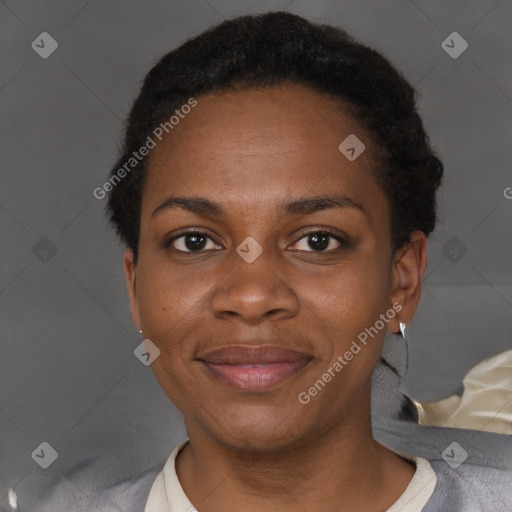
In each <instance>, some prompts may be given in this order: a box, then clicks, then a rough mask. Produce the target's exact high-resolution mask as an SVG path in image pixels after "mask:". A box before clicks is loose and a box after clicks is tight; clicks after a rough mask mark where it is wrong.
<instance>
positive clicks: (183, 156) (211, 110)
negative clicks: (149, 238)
mask: <svg viewBox="0 0 512 512" xmlns="http://www.w3.org/2000/svg"><path fill="white" fill-rule="evenodd" d="M354 135H355V136H356V137H357V138H358V139H359V140H361V141H362V142H363V143H364V145H365V149H364V151H363V152H362V153H361V154H360V155H359V156H358V157H357V158H356V159H355V160H353V161H350V160H349V159H348V158H347V157H346V156H345V155H344V154H343V153H342V152H341V151H340V149H339V145H340V143H342V141H344V140H345V139H346V138H347V137H349V136H354ZM349 140H350V139H349ZM371 152H372V146H371V144H370V140H369V137H368V135H367V134H366V132H365V131H364V130H363V128H362V127H361V126H360V125H359V123H357V122H356V121H355V120H354V119H353V118H352V117H350V116H349V115H347V114H346V113H344V111H343V110H342V108H341V105H340V103H339V102H337V101H335V100H333V99H332V98H330V97H329V96H327V95H324V94H320V93H317V92H315V91H313V90H311V89H309V88H307V87H303V86H297V85H293V86H288V85H287V86H276V87H271V88H264V89H256V90H255V89H250V90H246V91H233V92H226V93H215V94H208V95H204V96H200V97H198V98H197V106H195V107H194V108H193V109H192V111H191V112H189V113H188V114H186V115H183V117H182V118H181V119H180V121H179V124H177V125H176V126H174V127H173V129H172V130H170V131H169V133H168V134H166V135H164V137H163V138H162V141H160V142H159V141H157V144H156V147H155V148H154V149H152V150H151V153H150V155H149V160H148V165H147V172H148V177H147V180H146V184H145V188H144V194H143V204H142V210H143V211H142V215H143V216H145V215H150V214H151V212H152V211H153V209H154V208H155V207H156V206H158V204H159V202H161V201H163V200H164V199H165V198H166V197H167V196H170V195H180V196H202V197H211V198H212V199H214V200H215V201H216V202H219V203H224V204H227V205H232V206H236V207H238V208H240V207H241V206H242V205H243V207H244V208H253V207H257V208H260V209H261V208H262V207H263V206H264V205H265V204H267V203H268V204H269V205H270V204H274V203H276V202H282V201H283V199H284V198H290V197H302V196H304V195H309V196H311V195H318V194H325V193H341V194H344V195H349V196H355V197H356V198H357V199H358V200H359V201H360V202H362V203H366V205H365V206H368V209H369V210H370V209H375V208H377V210H380V213H379V212H377V215H380V216H382V214H383V212H382V208H387V204H386V203H387V202H386V200H385V198H384V196H383V192H382V191H381V189H380V187H379V186H378V184H377V182H376V180H375V178H374V175H373V172H372V171H371V167H372V158H371V157H372V153H371ZM150 209H151V210H150Z"/></svg>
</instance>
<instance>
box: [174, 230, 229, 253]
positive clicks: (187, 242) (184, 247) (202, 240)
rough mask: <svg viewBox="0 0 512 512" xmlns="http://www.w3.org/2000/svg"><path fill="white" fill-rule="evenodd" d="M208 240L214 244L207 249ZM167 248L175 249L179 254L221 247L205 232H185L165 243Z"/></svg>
mask: <svg viewBox="0 0 512 512" xmlns="http://www.w3.org/2000/svg"><path fill="white" fill-rule="evenodd" d="M208 240H210V241H211V242H212V244H213V247H209V248H208V247H205V245H207V241H208ZM165 247H166V248H172V249H175V250H176V251H179V252H185V253H187V252H188V253H191V252H201V251H205V250H212V249H216V248H219V247H220V246H219V245H218V244H216V243H215V242H214V241H213V240H212V239H211V238H210V237H209V236H208V234H207V233H205V232H204V231H197V230H194V231H185V232H182V233H181V234H180V235H178V236H174V237H173V238H171V239H170V240H168V241H167V242H165Z"/></svg>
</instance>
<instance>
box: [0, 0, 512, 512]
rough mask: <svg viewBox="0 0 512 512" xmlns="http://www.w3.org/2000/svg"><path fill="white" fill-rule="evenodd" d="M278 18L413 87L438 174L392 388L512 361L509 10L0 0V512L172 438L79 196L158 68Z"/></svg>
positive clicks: (93, 209)
mask: <svg viewBox="0 0 512 512" xmlns="http://www.w3.org/2000/svg"><path fill="white" fill-rule="evenodd" d="M284 8H286V9H288V10H290V11H291V12H295V13H297V14H300V15H303V16H305V17H307V18H310V19H312V20H315V21H319V22H327V23H332V24H335V25H338V26H340V27H342V28H345V29H347V30H348V31H349V32H350V33H351V34H352V35H354V36H355V37H357V38H360V39H361V40H362V41H363V42H365V43H366V44H368V45H370V46H373V47H375V48H376V49H377V50H379V51H380V52H382V53H383V54H384V55H385V56H386V57H387V58H389V59H390V60H391V62H392V63H394V64H395V65H396V66H397V67H398V68H399V69H400V70H401V71H402V72H403V73H404V75H405V77H406V78H407V79H408V80H409V81H410V82H411V83H412V84H413V85H415V86H416V87H417V88H418V91H419V93H420V114H421V116H422V118H423V120H424V123H425V127H426V129H427V132H428V133H429V135H430V137H431V141H432V143H433V145H434V147H436V148H437V149H438V151H439V153H440V155H441V157H442V159H443V161H444V164H445V179H444V186H443V188H442V191H441V193H440V195H439V200H440V218H441V220H440V223H439V226H438V229H437V230H436V232H435V233H434V234H433V235H432V236H431V237H430V242H429V267H428V269H427V272H426V277H425V280H424V293H423V296H422V300H421V305H420V308H419V311H418V313H417V315H416V316H415V318H414V320H413V322H412V323H411V324H410V326H409V327H408V339H409V352H410V364H409V370H408V374H407V378H406V382H405V384H404V389H405V390H406V391H407V392H408V393H409V394H410V395H411V396H413V397H414V398H416V399H417V400H419V401H429V400H437V399H440V398H443V397H445V396H448V395H450V394H452V393H454V392H457V391H459V390H460V387H461V380H462V378H463V376H464V375H465V373H466V372H467V371H468V370H469V369H470V368H471V367H472V366H474V365H475V364H476V363H478V362H479V361H481V360H482V359H483V358H485V357H488V356H491V355H494V354H497V353H499V352H502V351H504V350H506V349H509V348H512V321H511V313H512V283H511V281H512V279H511V272H510V268H511V263H512V241H511V233H512V230H511V224H512V222H511V219H512V200H510V199H507V198H506V197H505V195H504V190H505V189H506V188H507V187H512V173H511V168H510V162H511V144H510V136H511V119H512V81H511V75H512V59H511V54H512V52H511V48H512V45H511V43H512V32H511V31H510V26H512V3H511V2H510V1H505V0H501V1H496V0H488V1H481V0H480V1H415V2H412V1H405V0H403V1H377V0H375V1H360V0H358V1H300V0H295V1H290V0H287V1H282V2H279V1H238V2H235V1H228V0H208V1H174V0H172V1H144V2H143V1H139V2H136V1H126V0H124V1H121V0H110V1H100V0H90V1H85V2H84V1H74V0H73V1H71V0H59V1H16V0H7V1H3V2H0V38H1V41H0V112H1V119H2V122H1V126H0V141H1V142H0V144H1V145H0V148H1V160H0V165H1V182H0V184H1V185H0V230H1V231H0V232H1V251H2V253H1V264H0V265H1V266H0V319H1V336H2V339H1V345H0V346H1V356H0V508H1V507H2V506H3V507H5V508H7V499H6V493H7V489H8V488H9V487H13V486H15V487H16V491H17V492H18V495H20V496H23V495H24V493H27V492H29V489H30V485H31V482H32V481H34V479H39V480H40V481H42V482H53V481H54V480H53V479H55V478H58V480H59V481H67V482H68V484H69V485H72V486H74V487H76V488H80V486H81V485H82V486H83V485H84V484H81V483H80V482H78V481H72V479H71V478H70V477H69V473H68V471H69V470H70V468H73V467H74V466H76V465H77V464H78V463H81V462H83V461H85V460H87V459H93V458H95V457H99V456H106V455H110V456H111V457H112V460H115V461H117V464H119V465H122V464H125V463H126V464H129V463H128V462H125V461H127V460H128V458H130V460H131V462H130V463H131V464H134V460H135V461H136V465H137V467H140V470H141V471H142V470H144V469H146V468H148V467H151V466H153V465H154V464H156V463H158V462H160V461H163V460H164V459H165V458H166V457H167V455H168V454H169V453H170V451H171V449H172V448H173V446H174V445H175V444H176V443H177V442H179V441H181V440H182V439H183V438H184V435H185V430H184V427H183V422H182V419H181V417H180V414H179V412H178V411H177V410H176V409H175V408H174V407H173V405H172V404H171V403H170V402H169V401H168V399H167V397H166V396H165V395H164V394H163V392H162V391H161V390H160V388H159V386H158V384H157V383H156V381H155V380H154V378H153V375H152V373H151V370H150V369H149V368H148V367H145V366H143V365H142V364H141V363H140V362H139V361H138V360H137V359H136V358H135V356H134V355H133V350H134V349H135V347H136V346H137V345H138V344H139V343H140V338H139V334H138V332H137V331H136V329H135V328H134V326H133V325H132V322H131V317H130V313H129V308H128V300H127V296H126V285H125V281H124V275H123V272H122V265H121V256H122V250H123V248H122V247H121V246H120V245H119V244H118V242H117V240H116V239H115V237H114V234H113V233H112V232H110V231H109V230H108V229H107V228H106V223H105V219H104V216H103V208H104V202H105V200H102V201H100V200H97V199H95V198H94V197H93V195H92V191H93V189H94V188H95V187H97V186H101V185H102V184H103V183H104V181H105V179H106V176H107V173H108V170H109V167H110V166H111V165H112V164H113V163H114V161H115V157H116V156H117V151H118V147H119V140H120V133H121V128H122V120H123V118H124V116H125V115H126V113H127V110H128V108H129V106H130V102H131V100H132V99H133V98H134V96H135V94H136V93H137V90H138V87H139V85H140V81H141V80H142V78H143V77H144V74H145V73H146V72H147V71H148V70H149V69H150V68H151V67H152V65H153V64H154V63H155V61H156V60H157V59H158V58H159V57H160V56H161V55H163V54H164V53H166V52H167V51H169V50H170V49H172V48H174V47H176V46H177V45H178V44H179V43H181V42H182V41H184V39H186V38H188V37H191V36H193V35H195V34H197V33H199V32H200V31H202V30H203V29H205V28H207V27H208V26H210V25H211V24H213V23H217V22H219V21H221V20H222V18H229V17H232V16H234V15H237V14H245V13H255V12H262V11H265V10H270V9H272V10H277V9H284ZM44 31H46V32H49V33H50V34H51V36H52V37H53V38H54V39H55V40H57V42H58V44H59V47H58V49H57V50H56V51H55V53H53V54H52V55H51V56H50V57H49V58H47V59H42V58H41V57H40V56H39V55H38V54H37V53H36V52H35V51H34V50H33V49H32V47H31V44H32V41H34V39H36V37H37V36H38V35H39V34H40V33H41V32H44ZM453 31H456V32H458V33H460V34H461V35H462V37H463V38H464V39H465V40H466V41H467V42H468V43H469V47H468V49H467V50H466V51H465V52H464V53H463V54H462V55H461V56H460V57H458V58H457V59H453V58H451V57H450V56H449V55H448V54H447V53H446V52H445V51H444V50H443V49H442V48H441V42H442V41H443V40H444V39H445V38H446V37H447V36H448V35H449V34H450V33H451V32H453ZM454 238H455V239H456V240H455V241H453V240H452V239H454ZM41 239H43V240H42V241H41ZM46 239H48V240H49V241H50V242H51V244H52V245H50V244H49V242H48V240H46ZM52 247H55V249H56V252H55V254H52ZM44 250H46V251H47V252H46V254H45V253H44V252H42V251H44ZM453 250H455V251H456V252H453ZM465 251H467V252H465ZM464 252H465V253H464ZM141 440H144V443H141V442H140V441H141ZM43 441H46V442H48V443H50V444H51V445H52V446H53V447H54V448H55V449H56V450H57V451H58V453H59V458H58V459H57V461H56V462H55V463H54V464H52V466H50V467H49V468H48V469H47V470H43V469H41V468H40V467H39V466H38V465H37V464H36V463H35V462H34V460H33V459H32V458H31V454H32V452H33V450H35V448H36V447H37V446H38V445H39V444H40V443H41V442H43ZM139 445H140V446H144V449H140V450H137V446H139ZM115 470H116V469H115V468H112V471H115ZM84 492H85V491H84ZM22 512H23V511H22Z"/></svg>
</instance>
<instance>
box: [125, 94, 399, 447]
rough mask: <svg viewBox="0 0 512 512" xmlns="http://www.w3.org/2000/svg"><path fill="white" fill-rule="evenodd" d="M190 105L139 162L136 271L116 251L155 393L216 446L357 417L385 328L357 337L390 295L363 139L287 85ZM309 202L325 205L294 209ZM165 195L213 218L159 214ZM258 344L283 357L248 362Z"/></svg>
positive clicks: (395, 277)
mask: <svg viewBox="0 0 512 512" xmlns="http://www.w3.org/2000/svg"><path fill="white" fill-rule="evenodd" d="M197 102H198V104H197V106H196V107H195V108H193V109H192V111H191V112H190V113H189V114H188V115H186V116H185V117H184V118H183V119H182V120H180V123H179V124H178V125H177V126H175V127H174V128H173V129H172V131H171V132H170V133H169V134H168V135H167V136H166V137H165V138H163V140H162V141H161V142H159V143H157V146H156V147H155V148H154V149H153V150H152V151H151V154H150V157H149V162H148V177H147V178H148V179H147V182H146V184H145V188H144V192H143V199H142V214H141V225H140V227H141V230H140V244H139V259H138V263H137V265H136V266H134V265H133V260H132V255H131V251H129V250H128V251H127V252H126V254H125V270H126V273H127V278H128V284H129V290H130V296H131V307H132V314H133V317H134V321H135V324H136V325H137V327H139V328H141V329H142V330H143V335H144V338H146V339H150V340H151V341H152V342H153V343H154V344H155V345H156V346H157V347H158V348H159V349H160V355H159V357H157V359H156V360H155V361H154V362H153V363H152V365H151V367H152V370H153V372H154V374H155V376H156V378H157V379H158V382H159V384H160V386H161V387H162V389H163V390H164V392H165V393H166V394H167V396H168V397H169V398H170V399H171V400H172V402H174V404H176V406H177V407H178V408H179V409H180V410H181V411H182V412H183V414H184V416H185V420H186V423H187V427H188V429H189V433H190V431H191V429H200V430H202V431H203V432H206V433H208V434H209V435H210V436H213V437H214V438H215V439H217V440H218V441H220V442H222V443H224V444H227V445H229V446H232V447H238V448H241V447H247V446H248V445H250V446H252V447H254V448H255V449H258V448H263V447H264V448H265V449H266V450H272V449H275V450H278V449H282V448H283V447H285V446H292V445H296V446H298V445H300V444H301V443H304V442H306V441H307V440H310V439H312V438H315V437H317V436H318V435H320V434H321V433H322V432H327V431H328V430H329V429H331V428H333V427H335V426H336V425H341V424H342V423H346V424H350V423H352V424H354V425H356V424H358V425H360V424H362V423H361V422H363V423H364V422H366V421H367V420H368V414H369V410H368V409H369V385H370V381H371V374H372V371H373V369H374V367H375V365H376V363H377V361H378V358H379V356H380V351H381V346H382V342H383V338H384V335H385V332H386V330H392V331H396V330H397V329H396V326H397V323H396V318H395V319H394V320H391V321H390V322H389V323H385V324H384V328H380V329H378V333H377V334H374V335H373V337H372V336H369V335H368V334H367V343H366V344H363V343H361V342H360V341H358V340H361V339H362V338H364V336H362V335H361V333H362V332H364V331H365V329H367V328H370V327H372V326H375V325H376V322H377V321H378V320H379V319H382V318H383V316H381V315H386V311H389V310H390V308H392V304H393V303H394V302H396V301H397V300H398V301H399V300H400V298H401V297H400V293H401V288H400V276H399V272H398V271H397V270H396V266H395V264H394V262H393V254H392V251H391V245H390V243H391V241H390V210H389V205H388V201H387V199H386V196H385V195H384V193H383V191H382V190H381V188H380V187H379V186H378V184H377V182H376V180H375V178H374V177H373V175H372V173H371V171H370V170H369V165H370V160H369V156H370V155H369V152H370V149H371V148H370V141H369V139H368V137H367V135H366V133H365V132H364V131H363V130H362V129H361V128H360V126H359V125H358V124H357V123H356V122H355V121H354V120H352V119H351V118H349V117H347V116H346V115H344V114H343V113H341V112H340V111H339V109H337V108H336V105H335V103H333V101H332V100H330V99H329V98H328V97H326V96H323V95H319V94H317V93H315V92H313V91H311V90H309V89H307V88H303V87H299V86H281V87H273V88H267V89H264V90H249V91H244V92H230V93H224V94H211V95H206V96H201V97H199V98H197ZM350 134H354V135H355V136H357V138H358V139H360V140H361V141H362V142H363V143H364V144H365V145H366V149H365V150H364V151H363V152H362V153H361V154H360V155H359V156H358V157H357V158H356V159H355V160H353V161H350V160H349V159H348V158H347V157H346V156H345V155H344V154H343V153H342V152H341V151H340V150H339V149H338V146H339V144H340V143H341V142H342V141H343V140H344V139H345V138H346V137H347V136H349V135H350ZM321 196H322V197H323V196H329V197H330V198H331V199H333V200H334V201H332V202H329V201H327V200H325V201H323V202H315V201H309V202H308V201H307V199H310V198H319V197H321ZM177 197H180V198H184V199H185V200H190V199H192V198H202V200H204V201H208V202H210V203H214V204H215V205H216V208H217V209H213V208H212V207H211V206H209V205H207V204H206V203H205V202H199V203H198V202H195V203H190V206H187V203H186V201H184V202H181V204H180V203H178V204H176V203H174V205H171V204H170V203H168V204H167V206H165V204H164V203H165V202H166V201H167V200H168V199H169V198H177ZM335 201H336V202H338V203H339V204H338V205H337V204H335ZM161 205H164V206H161ZM159 207H160V208H159ZM187 231H191V232H192V234H189V235H188V236H187V234H186V232H187ZM197 231H200V232H202V234H201V235H194V234H193V233H194V232H197ZM312 231H313V232H320V233H319V234H317V235H315V234H314V233H313V234H312V233H311V232H312ZM260 251H261V252H260ZM381 324H382V322H377V325H378V326H379V327H380V326H381ZM366 332H367V333H368V331H366ZM371 332H372V333H374V332H375V331H371ZM358 336H359V338H358ZM354 341H356V342H357V344H358V345H359V347H360V350H359V351H358V352H357V353H355V349H354V345H353V342H354ZM234 345H236V346H237V347H238V348H240V346H242V347H241V349H240V350H235V349H233V350H228V351H227V352H216V350H217V349H219V348H221V347H228V346H231V347H232V346H234ZM262 345H274V346H279V347H282V348H283V349H291V350H293V351H296V352H293V353H292V352H289V351H285V350H282V351H280V350H278V349H276V350H273V351H270V352H265V351H264V352H257V353H256V352H251V351H250V348H251V347H260V348H261V346H262ZM351 347H352V354H353V357H352V358H350V360H348V358H347V357H344V354H346V353H347V351H350V350H351ZM235 348H236V347H235ZM339 357H341V358H343V361H344V362H345V364H343V365H342V369H341V370H340V369H339V368H340V366H339V365H340V364H341V362H340V359H339ZM336 362H338V366H337V365H336ZM329 370H330V371H329ZM325 373H329V374H330V375H331V379H329V381H328V382H327V383H325V380H327V378H325V377H324V384H325V385H324V386H321V385H320V384H317V388H316V390H317V392H316V393H315V392H314V391H311V392H308V390H310V389H311V388H312V386H314V384H315V382H317V381H318V380H319V379H322V375H323V374H325ZM307 397H309V400H308V398H307ZM306 402H307V403H306ZM365 424H366V423H365Z"/></svg>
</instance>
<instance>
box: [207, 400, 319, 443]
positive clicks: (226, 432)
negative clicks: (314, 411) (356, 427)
mask: <svg viewBox="0 0 512 512" xmlns="http://www.w3.org/2000/svg"><path fill="white" fill-rule="evenodd" d="M253 409H254V408H253ZM284 412H285V414H281V415H276V413H275V411H272V410H270V411H269V410H268V409H267V410H266V411H264V410H263V411H254V410H252V411H237V413H236V414H229V413H227V414H226V415H225V418H226V419H227V420H228V421H222V422H219V423H215V424H214V425H210V428H211V430H210V434H211V435H212V436H213V437H214V438H216V439H217V441H218V442H220V443H222V444H224V445H226V446H229V447H230V448H232V449H234V450H240V451H247V452H279V451H284V450H286V449H289V448H293V447H297V446H299V445H301V444H303V443H304V442H305V438H307V437H308V436H307V427H306V425H302V423H301V422H300V419H299V418H297V414H293V412H292V413H291V414H290V411H286V410H284ZM297 412H300V411H296V413H297ZM287 415H288V416H287ZM222 427H224V428H222ZM312 430H314V429H312Z"/></svg>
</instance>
